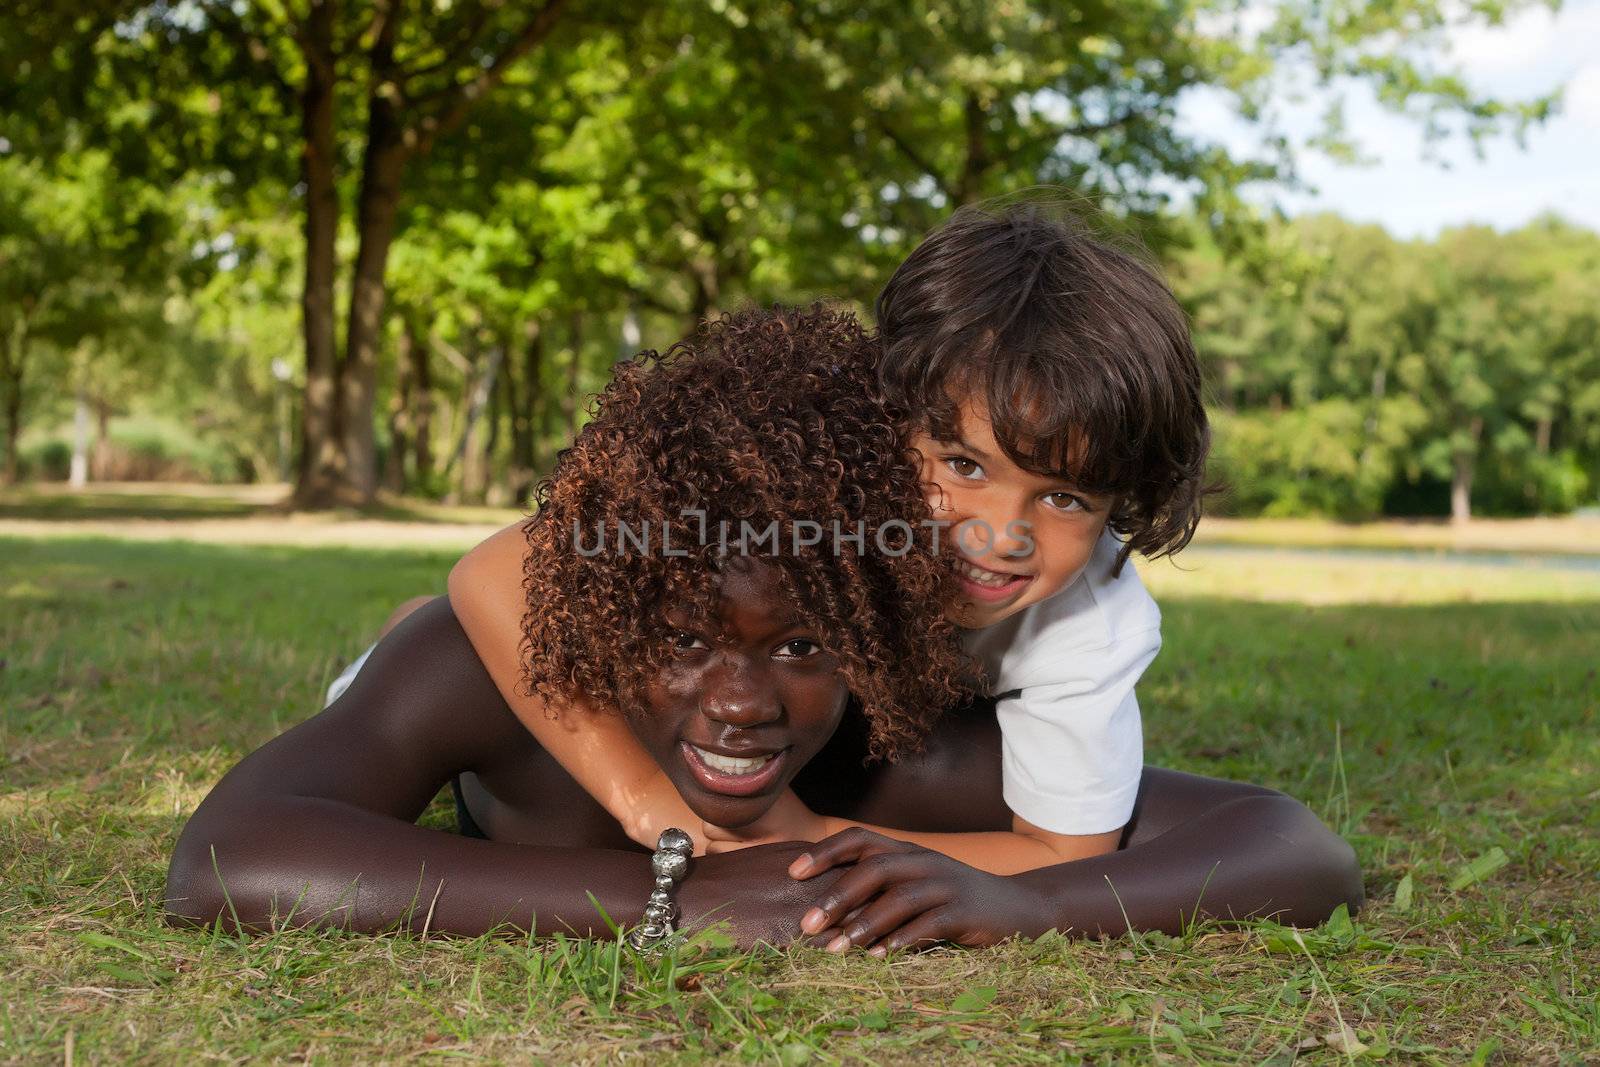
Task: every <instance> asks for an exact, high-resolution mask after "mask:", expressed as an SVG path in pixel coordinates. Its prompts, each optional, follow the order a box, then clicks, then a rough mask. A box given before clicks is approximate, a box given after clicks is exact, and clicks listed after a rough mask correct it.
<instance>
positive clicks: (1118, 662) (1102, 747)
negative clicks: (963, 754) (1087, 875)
mask: <svg viewBox="0 0 1600 1067" xmlns="http://www.w3.org/2000/svg"><path fill="white" fill-rule="evenodd" d="M1160 648H1161V631H1160V630H1159V629H1151V630H1145V631H1141V632H1138V633H1134V634H1127V635H1123V636H1122V638H1121V639H1120V640H1118V641H1115V642H1113V643H1112V644H1111V645H1110V646H1109V647H1107V648H1104V649H1101V650H1098V651H1094V652H1086V653H1080V654H1079V655H1078V656H1075V657H1073V658H1074V661H1075V662H1074V667H1075V668H1076V667H1079V666H1081V668H1082V674H1081V676H1080V677H1072V678H1066V679H1064V680H1052V681H1048V682H1045V683H1042V684H1039V685H1025V686H1023V687H1022V688H1021V689H1019V690H1017V691H1016V692H1015V693H1012V694H1008V695H1005V696H1002V697H1001V698H1000V699H999V700H998V701H997V702H996V705H995V714H996V716H997V717H998V718H999V720H1000V732H1001V736H1002V739H1003V741H1002V746H1001V779H1002V784H1003V787H1004V790H1005V800H1006V805H1007V806H1008V807H1009V808H1010V809H1011V810H1012V812H1014V813H1015V814H1017V815H1020V816H1021V817H1022V818H1024V819H1026V820H1027V821H1028V822H1030V823H1033V824H1034V825H1035V826H1037V827H1039V828H1040V829H1043V830H1048V831H1050V832H1051V833H1057V834H1102V833H1107V832H1109V831H1111V830H1120V829H1121V828H1122V827H1124V826H1126V825H1127V823H1128V820H1129V818H1131V817H1132V815H1133V802H1134V799H1135V798H1136V797H1137V796H1138V793H1139V778H1140V775H1141V774H1142V772H1143V770H1144V734H1143V731H1142V729H1141V727H1140V723H1139V701H1138V699H1137V697H1136V696H1135V695H1134V685H1135V683H1137V682H1138V680H1139V676H1140V675H1142V674H1143V673H1144V670H1145V668H1146V667H1148V666H1149V665H1150V661H1151V660H1152V659H1154V658H1155V655H1156V652H1157V651H1159V650H1160ZM1057 677H1058V678H1059V677H1060V674H1059V673H1058V674H1057Z"/></svg>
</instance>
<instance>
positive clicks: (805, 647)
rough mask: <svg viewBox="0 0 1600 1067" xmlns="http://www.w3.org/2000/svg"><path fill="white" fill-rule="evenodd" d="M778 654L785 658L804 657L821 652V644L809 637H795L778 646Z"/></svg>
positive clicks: (817, 654)
mask: <svg viewBox="0 0 1600 1067" xmlns="http://www.w3.org/2000/svg"><path fill="white" fill-rule="evenodd" d="M778 654H779V655H780V656H783V657H784V658H786V659H806V658H809V657H811V656H819V655H821V654H822V646H821V645H819V644H817V643H816V642H815V641H813V640H811V639H810V638H809V637H797V638H795V639H794V640H793V641H785V642H784V643H783V644H781V645H779V646H778Z"/></svg>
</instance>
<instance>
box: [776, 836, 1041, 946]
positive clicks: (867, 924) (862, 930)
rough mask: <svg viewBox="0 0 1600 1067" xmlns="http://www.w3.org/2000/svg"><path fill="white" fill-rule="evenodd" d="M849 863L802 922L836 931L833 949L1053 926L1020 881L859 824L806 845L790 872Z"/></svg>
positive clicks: (805, 928) (1003, 934)
mask: <svg viewBox="0 0 1600 1067" xmlns="http://www.w3.org/2000/svg"><path fill="white" fill-rule="evenodd" d="M849 864H854V867H853V868H852V869H851V870H849V871H847V872H845V874H844V875H843V876H842V877H841V878H839V880H838V881H837V882H835V883H833V886H832V888H830V889H829V890H828V891H827V892H825V893H824V894H823V895H822V896H821V897H820V898H819V899H818V900H817V902H816V904H815V905H814V906H813V907H812V908H811V909H810V910H809V911H807V912H806V913H805V915H804V916H802V917H801V919H800V929H801V931H802V932H803V933H806V934H812V935H815V934H820V933H823V932H824V931H828V932H834V933H835V936H834V937H833V938H832V940H831V941H829V942H828V945H827V948H828V951H830V952H846V951H848V950H849V949H851V948H865V949H867V950H868V951H869V952H870V953H871V954H872V955H874V956H883V955H886V954H887V953H888V951H889V950H890V949H900V948H912V947H915V946H918V945H927V944H931V943H933V942H937V941H953V942H955V943H956V944H959V945H993V944H997V943H998V942H1000V941H1004V940H1005V939H1006V938H1008V937H1012V936H1014V935H1016V934H1017V932H1018V931H1025V930H1031V929H1036V928H1040V927H1041V924H1043V925H1044V926H1048V921H1047V920H1046V919H1045V916H1047V915H1048V914H1049V909H1048V908H1047V907H1046V905H1045V903H1044V902H1043V901H1041V900H1039V899H1037V896H1036V894H1034V893H1033V891H1032V890H1030V889H1029V888H1027V887H1026V886H1025V885H1023V884H1022V883H1021V882H1019V880H1018V879H1015V878H1007V877H1004V876H1001V875H997V874H989V873H987V872H985V871H980V870H978V869H977V868H976V867H968V866H967V865H966V864H964V863H961V862H959V861H957V860H953V859H951V858H950V857H949V856H946V855H944V854H943V853H942V852H934V851H933V850H931V849H926V848H923V847H922V846H920V845H913V844H910V843H909V842H905V841H896V840H894V839H893V838H890V837H884V836H883V835H882V834H875V833H873V832H872V831H871V830H863V829H861V828H860V827H854V828H852V829H848V830H845V831H843V832H841V833H837V834H834V835H833V836H832V837H830V838H827V839H826V840H824V841H820V842H818V843H817V845H816V846H815V847H813V848H810V849H807V850H806V852H805V854H804V855H802V856H800V857H799V858H797V859H796V860H795V861H794V863H793V864H792V865H790V867H789V875H790V877H792V878H795V879H801V880H803V879H807V878H814V877H816V876H818V875H820V874H823V873H825V872H827V871H830V870H832V869H833V868H835V867H839V866H844V865H849ZM1041 932H1042V931H1041Z"/></svg>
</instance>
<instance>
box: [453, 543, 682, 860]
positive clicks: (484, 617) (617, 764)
mask: <svg viewBox="0 0 1600 1067" xmlns="http://www.w3.org/2000/svg"><path fill="white" fill-rule="evenodd" d="M526 553H527V542H526V541H525V540H524V538H523V524H522V523H521V522H516V523H513V524H511V525H510V526H507V527H506V528H505V529H503V530H501V531H500V532H499V533H496V534H494V535H493V536H491V537H490V538H489V539H488V540H486V541H484V542H483V543H482V544H480V545H479V546H478V547H476V548H474V549H473V550H472V551H471V552H468V553H467V554H466V555H465V556H463V557H462V558H461V560H460V561H459V562H458V563H457V564H456V565H455V567H454V568H452V569H451V571H450V583H449V592H450V606H451V608H452V609H454V611H455V614H456V618H457V620H459V621H460V623H461V628H462V629H463V630H465V631H466V634H467V639H468V640H470V641H471V642H472V647H473V649H474V650H475V651H476V652H477V654H478V658H479V659H480V660H482V661H483V665H484V666H485V667H486V668H487V669H488V671H489V676H490V677H491V678H492V679H494V684H495V687H496V688H497V689H499V690H500V695H501V696H502V697H503V698H504V699H505V702H506V704H507V705H509V706H510V708H511V710H512V712H513V713H514V714H515V715H516V716H517V718H518V719H519V720H520V721H521V723H522V725H523V726H525V727H526V728H527V729H528V732H529V733H531V734H533V736H534V738H535V739H536V740H537V741H538V742H539V744H540V745H541V746H542V747H543V748H544V749H545V751H547V752H549V753H550V754H551V755H552V756H554V757H555V758H556V762H558V763H560V764H561V766H562V767H563V768H564V769H565V770H566V772H567V773H568V774H570V775H572V777H573V779H574V780H575V781H576V782H577V783H578V784H579V785H581V786H582V787H583V788H584V790H585V791H586V792H588V794H589V795H590V796H592V797H594V798H595V799H596V800H597V801H599V802H600V805H601V806H602V807H604V808H605V809H606V811H608V812H610V813H611V815H612V817H613V818H615V819H616V820H617V822H619V823H620V824H621V825H622V827H623V829H624V830H625V831H626V832H627V834H628V836H629V837H630V838H632V839H633V840H634V841H636V842H638V843H639V844H641V845H646V846H653V845H654V844H655V841H656V838H657V837H658V836H659V835H660V833H661V831H662V830H664V829H666V828H667V827H668V826H677V827H680V828H682V829H684V830H686V831H688V832H689V834H690V835H691V836H692V837H694V838H695V851H696V852H697V853H700V852H704V851H705V838H704V834H703V831H702V824H701V822H700V819H699V817H698V816H696V815H695V814H694V813H693V812H692V811H690V809H689V806H688V805H687V804H685V803H684V801H683V798H682V797H681V796H679V795H678V791H677V790H676V789H674V788H673V786H672V783H671V782H670V781H669V780H668V778H667V776H666V774H664V773H663V772H662V770H661V768H660V767H659V766H657V765H656V762H655V760H653V759H651V758H650V754H649V753H647V752H646V751H645V750H644V748H643V746H641V745H640V744H639V742H638V740H637V739H636V738H635V737H634V736H633V733H632V731H630V730H629V729H628V725H627V723H625V722H624V721H623V719H622V716H621V715H616V714H610V713H608V712H607V711H605V710H602V709H596V708H592V707H587V706H581V705H574V706H569V707H562V708H551V707H550V706H549V705H548V704H546V703H545V702H544V701H543V700H540V699H539V698H538V697H536V696H529V695H527V694H526V693H523V692H522V691H521V686H520V684H519V683H520V681H521V678H522V665H521V663H520V662H519V652H520V648H521V643H522V616H523V613H524V612H525V611H526V610H527V603H526V601H524V599H523V595H522V566H523V559H524V557H525V556H526Z"/></svg>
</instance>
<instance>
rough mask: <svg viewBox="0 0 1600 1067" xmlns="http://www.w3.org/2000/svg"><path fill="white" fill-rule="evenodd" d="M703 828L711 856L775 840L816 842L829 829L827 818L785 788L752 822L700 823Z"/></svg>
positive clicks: (707, 848) (707, 849) (825, 834)
mask: <svg viewBox="0 0 1600 1067" xmlns="http://www.w3.org/2000/svg"><path fill="white" fill-rule="evenodd" d="M703 827H704V831H705V836H706V851H707V852H708V853H710V854H713V855H715V854H716V853H719V852H734V851H736V850H738V849H741V848H749V847H750V846H751V845H770V844H774V843H776V842H779V841H818V840H821V839H822V838H824V837H827V836H828V833H829V831H830V830H831V829H832V828H831V827H830V826H829V825H828V821H827V819H825V818H824V817H823V816H821V815H818V814H817V813H816V812H814V811H812V810H811V809H810V808H808V807H806V805H805V802H804V801H802V800H801V799H800V798H799V797H797V796H795V792H794V790H793V789H785V790H784V791H783V795H782V796H780V797H779V798H778V800H777V803H775V804H773V805H772V808H771V809H770V810H769V811H768V812H767V813H766V814H765V815H763V816H761V818H759V819H757V820H756V821H755V822H753V823H749V824H748V825H745V826H739V827H727V826H712V825H711V824H710V823H704V824H703Z"/></svg>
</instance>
